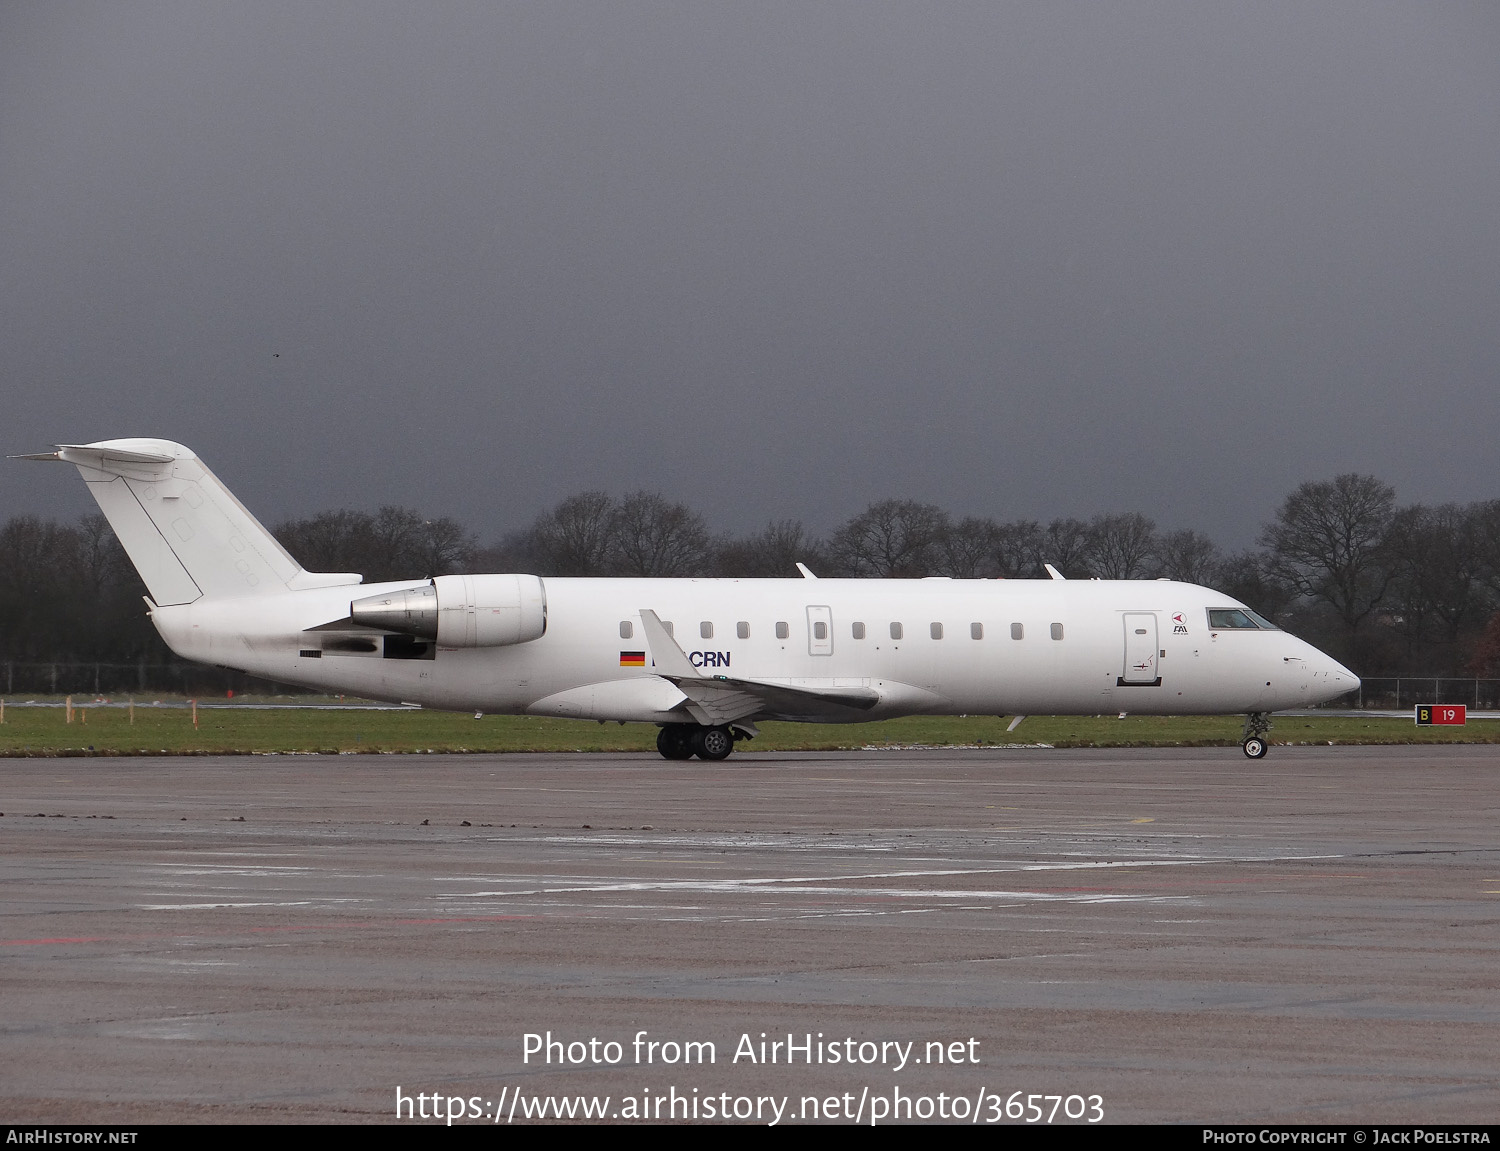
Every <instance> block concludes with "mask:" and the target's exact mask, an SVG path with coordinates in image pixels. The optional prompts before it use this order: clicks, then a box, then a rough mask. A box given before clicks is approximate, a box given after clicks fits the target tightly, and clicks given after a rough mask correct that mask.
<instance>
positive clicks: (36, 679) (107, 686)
mask: <svg viewBox="0 0 1500 1151" xmlns="http://www.w3.org/2000/svg"><path fill="white" fill-rule="evenodd" d="M0 692H3V694H4V696H5V698H7V699H18V698H21V697H24V696H29V695H94V696H105V697H109V696H117V695H118V696H143V695H151V694H161V695H186V696H195V697H199V698H202V699H211V698H213V697H215V696H217V697H219V698H221V699H222V698H226V697H227V696H228V695H229V693H230V692H233V693H234V694H235V695H306V694H308V692H307V691H306V690H305V689H303V688H300V687H291V686H289V685H287V684H284V683H273V682H272V681H270V680H265V679H260V678H259V677H257V676H253V675H246V674H245V673H244V672H242V671H234V670H232V669H230V668H227V667H207V666H205V665H203V664H196V663H145V662H141V663H62V662H59V663H20V662H13V661H10V660H7V661H5V662H4V663H3V664H0Z"/></svg>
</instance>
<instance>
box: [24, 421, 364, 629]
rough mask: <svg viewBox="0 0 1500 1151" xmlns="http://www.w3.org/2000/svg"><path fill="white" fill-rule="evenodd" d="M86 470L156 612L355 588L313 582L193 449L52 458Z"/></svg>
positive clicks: (113, 449)
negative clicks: (197, 603)
mask: <svg viewBox="0 0 1500 1151" xmlns="http://www.w3.org/2000/svg"><path fill="white" fill-rule="evenodd" d="M31 458H51V459H58V460H63V461H65V462H67V463H70V464H75V465H77V467H78V471H79V474H81V475H82V476H83V479H84V482H85V483H87V484H88V486H89V491H90V492H92V493H93V496H94V499H95V500H97V501H98V504H99V508H100V510H102V511H103V512H104V515H105V516H106V518H108V520H109V524H110V527H112V528H113V529H114V532H115V535H116V536H118V537H119V540H120V543H121V545H123V546H124V548H125V552H126V554H127V555H129V556H130V562H131V563H133V564H134V565H135V568H136V570H137V571H138V572H140V574H141V579H142V580H143V581H145V584H146V589H147V590H148V591H149V592H150V593H151V598H152V599H153V600H154V601H155V602H156V603H157V605H158V606H162V607H166V606H168V605H170V604H183V603H191V602H192V601H194V600H196V599H198V598H199V597H201V596H210V597H215V598H218V597H226V596H245V595H263V594H265V593H267V592H273V591H281V590H284V589H286V588H301V587H318V586H330V585H337V584H346V583H347V584H356V583H358V582H359V580H360V577H359V576H357V575H352V574H348V575H343V574H341V575H314V574H312V573H309V572H305V571H303V569H302V566H301V565H300V564H299V563H297V561H296V560H294V559H293V558H292V557H291V555H289V554H288V553H287V551H286V549H285V548H283V547H282V546H281V545H280V544H279V543H277V542H276V540H275V538H274V537H273V536H272V535H271V533H270V532H268V531H266V529H265V528H264V527H263V526H261V523H260V521H259V520H257V519H256V518H255V517H254V516H253V515H251V514H250V513H249V511H247V510H246V509H245V506H244V505H243V504H241V503H240V501H239V500H237V499H235V498H234V495H233V494H232V493H231V492H230V491H229V489H228V488H226V487H225V486H224V485H223V484H222V483H220V482H219V479H218V477H217V476H215V475H214V474H213V472H211V471H209V470H208V468H206V467H204V465H203V462H202V461H201V460H199V459H198V457H197V456H196V455H194V454H193V453H192V452H191V451H190V450H189V449H187V448H185V447H183V446H182V445H181V444H176V443H173V442H171V441H170V440H147V439H140V440H134V439H132V440H103V441H101V442H99V443H94V444H62V445H59V446H58V449H57V451H56V452H55V453H51V454H49V455H48V456H45V457H31Z"/></svg>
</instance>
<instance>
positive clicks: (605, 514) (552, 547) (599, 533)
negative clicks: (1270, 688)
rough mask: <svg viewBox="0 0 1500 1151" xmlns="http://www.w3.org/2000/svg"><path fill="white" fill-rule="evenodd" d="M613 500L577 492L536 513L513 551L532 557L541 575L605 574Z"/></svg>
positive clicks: (607, 567) (603, 496)
mask: <svg viewBox="0 0 1500 1151" xmlns="http://www.w3.org/2000/svg"><path fill="white" fill-rule="evenodd" d="M615 510H616V509H615V501H614V498H613V497H612V496H610V495H609V494H608V493H607V492H580V493H579V494H578V495H576V496H569V497H568V498H567V499H565V500H563V502H562V503H560V504H558V505H557V507H555V508H553V509H552V510H551V511H550V512H545V513H543V514H542V515H540V516H538V517H537V518H536V520H535V522H534V523H532V525H531V528H530V529H529V530H528V531H527V532H526V533H525V537H524V540H523V541H521V542H520V546H519V547H516V548H514V550H517V551H521V552H525V553H529V554H530V555H531V556H533V557H535V561H536V566H537V568H538V571H539V574H541V575H556V576H596V575H604V574H606V572H607V570H608V569H609V566H610V549H611V543H612V539H613V534H612V533H613V525H614V517H615Z"/></svg>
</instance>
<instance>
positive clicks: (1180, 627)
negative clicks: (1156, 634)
mask: <svg viewBox="0 0 1500 1151" xmlns="http://www.w3.org/2000/svg"><path fill="white" fill-rule="evenodd" d="M1187 633H1188V629H1187V619H1186V618H1185V617H1184V616H1183V614H1182V613H1181V612H1180V611H1174V612H1173V613H1172V634H1173V635H1187Z"/></svg>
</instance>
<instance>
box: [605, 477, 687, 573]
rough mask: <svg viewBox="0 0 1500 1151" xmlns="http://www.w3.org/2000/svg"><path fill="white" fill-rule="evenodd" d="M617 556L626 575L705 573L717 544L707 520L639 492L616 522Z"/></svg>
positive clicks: (625, 504) (620, 509) (619, 569)
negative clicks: (711, 534) (712, 548)
mask: <svg viewBox="0 0 1500 1151" xmlns="http://www.w3.org/2000/svg"><path fill="white" fill-rule="evenodd" d="M610 534H611V544H612V547H611V554H612V556H613V557H614V561H615V563H614V566H615V569H616V571H617V572H618V574H620V575H632V576H688V575H702V574H704V573H705V572H706V571H707V570H708V569H709V567H710V558H709V557H710V551H711V541H710V537H709V533H708V527H707V525H705V524H704V522H703V517H702V516H700V515H699V514H698V513H697V512H695V511H693V510H692V509H691V508H689V507H688V506H687V505H686V504H674V503H670V502H669V501H667V500H666V499H664V498H663V497H662V496H659V495H657V494H656V493H654V492H634V493H632V494H631V495H628V496H626V497H625V498H624V499H623V500H621V501H620V506H619V507H618V508H617V509H616V510H615V514H614V516H613V517H612V519H611V533H610Z"/></svg>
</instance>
